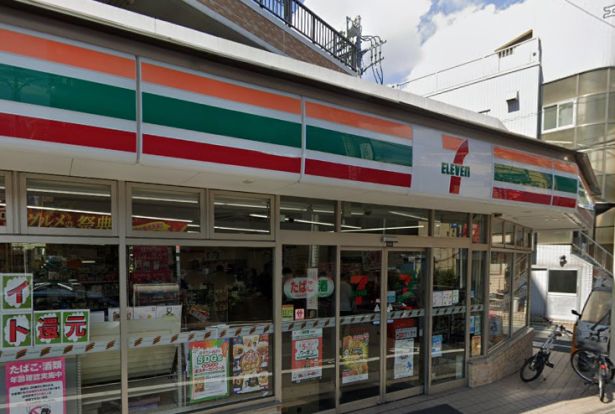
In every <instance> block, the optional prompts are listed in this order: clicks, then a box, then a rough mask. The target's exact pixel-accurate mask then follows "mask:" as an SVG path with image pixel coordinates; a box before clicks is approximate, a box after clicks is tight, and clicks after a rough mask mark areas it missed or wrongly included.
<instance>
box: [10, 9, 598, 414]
mask: <svg viewBox="0 0 615 414" xmlns="http://www.w3.org/2000/svg"><path fill="white" fill-rule="evenodd" d="M25 3H27V4H25V5H24V2H19V3H11V4H10V7H9V6H2V7H1V8H0V32H1V36H2V39H3V41H2V42H0V105H1V106H2V109H1V111H0V112H1V114H0V117H2V119H3V122H2V123H0V128H2V132H1V134H0V145H1V147H2V151H0V165H1V166H2V170H1V172H0V189H1V191H0V207H2V216H1V220H0V286H1V288H2V306H1V308H0V309H1V319H2V325H1V330H0V332H1V341H2V349H1V353H0V369H1V370H3V371H4V375H0V389H2V393H0V407H1V408H2V409H4V410H6V411H7V412H20V411H19V410H21V411H23V410H29V411H32V410H35V411H34V412H36V410H38V411H40V412H44V410H45V411H47V410H49V411H50V412H52V413H99V414H102V413H128V412H135V411H138V410H147V411H149V412H165V413H168V412H172V413H181V412H224V411H230V410H237V411H246V410H250V411H253V412H278V411H282V412H288V413H293V412H296V413H298V412H301V413H306V412H352V411H353V410H355V409H357V408H358V407H365V406H369V405H375V404H378V403H381V402H384V401H391V400H395V399H399V398H406V397H410V396H414V395H418V394H425V393H433V392H438V391H442V390H446V389H450V388H453V387H460V386H465V385H471V386H476V385H481V384H484V383H487V382H490V381H493V380H495V379H497V378H498V377H501V376H503V375H506V374H508V373H510V372H512V371H513V370H515V369H518V367H519V366H520V364H521V363H522V362H523V360H524V358H525V357H526V356H527V355H528V354H529V353H530V352H531V339H532V332H531V329H529V328H528V317H529V315H528V313H529V312H528V309H529V300H530V299H529V293H528V291H529V287H528V286H529V270H530V262H531V260H530V256H531V253H532V249H533V245H532V240H533V237H532V234H533V233H534V232H535V231H537V230H544V229H552V228H562V227H583V226H586V225H587V223H586V216H585V215H584V213H583V210H582V208H581V206H582V205H584V202H585V200H582V199H580V198H579V189H581V188H584V189H585V193H586V194H592V192H595V188H596V183H595V182H594V181H595V180H594V176H593V173H592V171H591V167H590V166H589V162H588V159H587V157H586V156H585V155H584V154H582V153H577V152H574V151H572V150H570V149H567V148H562V147H558V146H554V145H550V144H547V143H544V142H540V141H536V140H531V139H526V138H524V137H522V136H519V135H515V134H512V133H510V132H509V131H506V130H505V129H503V128H501V127H500V124H499V123H498V122H496V121H494V120H493V119H490V118H488V117H484V116H481V115H477V114H475V113H473V112H471V111H465V110H462V109H459V108H455V107H451V106H448V105H445V104H440V103H436V102H433V101H430V100H426V99H423V98H420V97H418V96H414V95H411V94H407V93H403V92H399V91H395V90H391V89H389V88H385V87H380V86H377V85H372V84H368V83H365V82H363V81H361V80H360V79H357V78H355V77H351V76H348V75H344V74H341V73H338V72H335V71H331V70H327V69H323V68H321V67H317V66H313V65H308V64H305V63H303V62H298V61H296V60H292V59H289V58H284V57H280V56H276V55H273V54H270V53H267V52H264V51H261V50H257V49H254V48H250V47H247V46H245V45H239V44H236V43H233V42H229V41H225V40H222V39H216V38H213V37H211V36H209V35H205V34H202V33H199V32H197V31H192V30H187V29H185V28H182V27H179V26H175V25H172V24H170V23H169V24H166V23H164V24H163V23H160V22H157V21H156V20H154V19H152V18H151V17H147V16H143V15H139V14H135V13H132V12H130V11H126V10H121V9H117V8H113V7H111V6H108V5H105V4H101V3H99V2H86V1H79V2H72V3H69V2H63V3H62V6H63V7H61V8H60V7H58V2H56V1H55V0H48V1H47V0H46V1H35V2H32V1H27V2H25ZM180 46H181V47H180ZM528 176H531V177H532V180H527V179H526V178H525V177H528Z"/></svg>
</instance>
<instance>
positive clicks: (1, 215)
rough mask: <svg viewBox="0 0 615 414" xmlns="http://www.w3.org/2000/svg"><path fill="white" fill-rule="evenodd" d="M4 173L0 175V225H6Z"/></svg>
mask: <svg viewBox="0 0 615 414" xmlns="http://www.w3.org/2000/svg"><path fill="white" fill-rule="evenodd" d="M4 179H5V178H4V175H0V227H2V226H6V184H5V183H4Z"/></svg>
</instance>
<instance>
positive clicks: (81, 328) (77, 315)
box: [62, 309, 90, 344]
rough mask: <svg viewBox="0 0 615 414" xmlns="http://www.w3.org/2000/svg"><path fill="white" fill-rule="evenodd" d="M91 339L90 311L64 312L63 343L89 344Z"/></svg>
mask: <svg viewBox="0 0 615 414" xmlns="http://www.w3.org/2000/svg"><path fill="white" fill-rule="evenodd" d="M89 339H90V311H89V310H88V309H82V310H65V311H62V342H63V343H67V344H73V343H82V342H88V341H89Z"/></svg>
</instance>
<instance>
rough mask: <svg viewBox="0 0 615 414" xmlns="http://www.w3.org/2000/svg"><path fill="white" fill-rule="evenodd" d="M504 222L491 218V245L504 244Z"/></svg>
mask: <svg viewBox="0 0 615 414" xmlns="http://www.w3.org/2000/svg"><path fill="white" fill-rule="evenodd" d="M503 231H504V221H503V220H502V219H499V218H496V217H492V218H491V244H496V245H501V244H504V233H503Z"/></svg>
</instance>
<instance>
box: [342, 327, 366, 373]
mask: <svg viewBox="0 0 615 414" xmlns="http://www.w3.org/2000/svg"><path fill="white" fill-rule="evenodd" d="M368 349H369V332H362V333H355V334H353V335H347V336H344V338H343V340H342V384H350V383H353V382H358V381H365V380H367V379H368V374H369V369H368V366H367V358H368Z"/></svg>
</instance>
